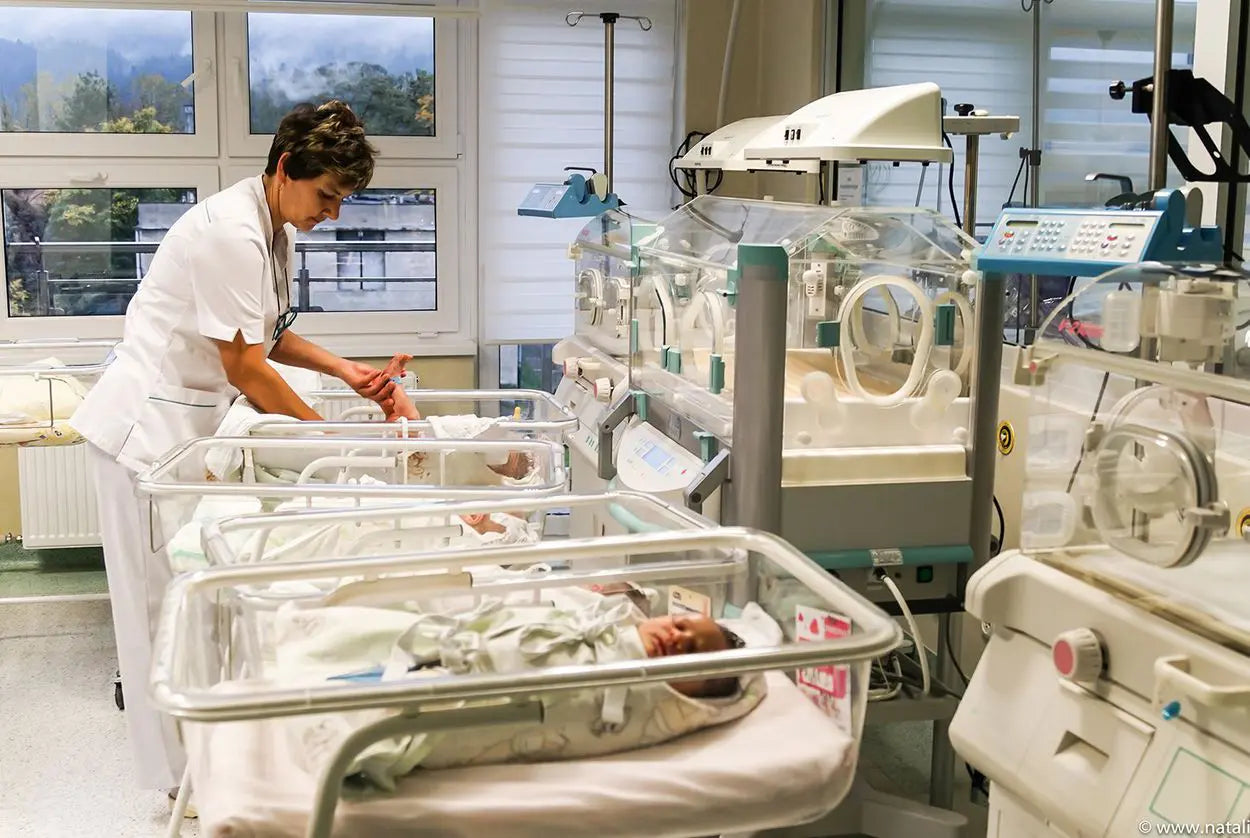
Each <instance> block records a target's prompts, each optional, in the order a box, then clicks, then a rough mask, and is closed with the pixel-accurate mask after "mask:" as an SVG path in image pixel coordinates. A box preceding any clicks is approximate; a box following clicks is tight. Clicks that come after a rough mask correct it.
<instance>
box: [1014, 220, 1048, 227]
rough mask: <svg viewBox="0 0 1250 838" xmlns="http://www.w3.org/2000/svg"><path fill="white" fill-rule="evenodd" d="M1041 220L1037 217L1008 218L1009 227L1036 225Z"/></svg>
mask: <svg viewBox="0 0 1250 838" xmlns="http://www.w3.org/2000/svg"><path fill="white" fill-rule="evenodd" d="M1040 223H1041V222H1040V221H1038V220H1037V219H1036V218H1008V219H1007V226H1008V227H1036V226H1037V225H1038V224H1040Z"/></svg>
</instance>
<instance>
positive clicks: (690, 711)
mask: <svg viewBox="0 0 1250 838" xmlns="http://www.w3.org/2000/svg"><path fill="white" fill-rule="evenodd" d="M557 593H560V594H561V596H562V601H567V602H569V603H570V606H569V607H563V608H560V607H555V606H553V605H550V604H546V605H526V604H507V603H504V602H502V601H500V600H492V599H486V600H482V601H479V603H478V605H476V606H474V607H472V608H469V609H467V610H464V609H461V610H459V611H457V612H456V613H445V614H442V613H440V614H435V613H425V614H413V613H411V612H401V611H394V610H389V609H373V608H337V609H335V608H322V609H311V610H303V611H294V612H287V613H285V614H284V613H283V612H282V611H281V610H280V612H279V618H278V622H277V626H276V628H277V635H276V638H275V639H276V645H275V652H276V654H277V659H278V666H279V670H284V669H285V670H287V672H288V676H287V677H289V678H290V679H291V680H295V679H296V678H305V679H306V678H308V677H309V676H310V675H313V674H314V673H316V672H322V673H325V675H324V676H323V677H328V678H329V679H330V680H331V681H337V680H347V681H356V682H359V681H366V682H367V681H377V680H384V681H399V680H405V679H413V678H446V677H448V676H461V675H463V676H470V675H474V674H486V673H520V672H526V671H532V670H535V669H547V668H558V667H567V666H586V665H590V664H596V663H608V662H623V661H629V660H638V659H642V658H660V657H670V656H674V655H686V654H696V653H701V652H719V651H725V650H727V649H731V648H738V647H741V646H742V645H743V643H742V641H741V640H740V639H739V638H738V637H737V636H736V635H734V634H733V633H732V632H731V631H729V630H728V629H725V628H723V627H722V626H720V625H719V624H718V623H716V622H715V621H714V620H711V619H708V618H707V617H702V616H677V617H655V618H651V619H645V618H643V617H642V615H641V614H640V613H639V611H638V610H637V609H636V608H635V607H634V606H633V604H632V603H630V602H629V601H628V600H627V599H625V598H624V597H619V596H612V597H602V596H598V595H595V594H591V593H590V592H587V591H569V590H567V589H563V590H561V591H558V592H557ZM553 595H554V594H553ZM296 659H298V664H299V665H298V667H296V666H291V668H290V669H287V667H288V666H289V665H290V664H292V663H294V662H295V661H296ZM383 661H385V663H383ZM351 664H355V665H356V666H352V665H351ZM360 666H364V667H365V668H363V669H361V668H359V667H360ZM764 693H765V682H764V679H763V678H762V677H761V676H759V675H758V674H752V675H746V676H743V677H741V678H735V677H728V678H692V679H688V680H681V681H674V682H670V683H667V684H665V683H632V684H620V685H616V686H612V687H606V688H603V687H588V688H584V689H572V690H563V691H557V692H553V693H549V694H545V695H543V696H541V698H540V699H539V700H541V702H542V705H543V714H542V720H541V721H539V722H524V723H517V724H509V725H499V726H487V727H481V728H469V729H463V730H456V731H454V732H448V733H433V734H415V735H412V736H403V737H398V738H395V739H391V740H387V741H384V742H379V743H377V744H376V745H374V746H371V747H370V748H368V749H367V750H366V751H365V752H364V753H362V754H361V755H360V757H359V758H358V759H357V760H356V762H355V763H354V764H353V766H352V769H351V772H350V773H360V774H363V775H364V776H365V777H367V778H368V779H369V780H370V781H372V782H373V784H375V785H377V786H379V787H381V788H384V789H390V788H393V787H394V783H395V781H396V780H397V779H398V778H400V777H402V776H404V775H406V774H408V773H410V772H411V771H413V770H414V769H415V768H417V767H418V766H420V767H422V768H450V767H455V766H464V765H485V764H495V763H505V762H532V761H543V760H554V759H571V758H579V757H588V756H596V755H601V754H609V753H616V752H619V751H626V750H631V749H634V748H641V747H647V746H650V745H655V744H659V743H661V742H666V741H669V740H671V739H673V738H675V737H677V736H682V735H684V734H686V733H690V732H693V731H695V730H700V729H703V728H707V727H712V726H714V725H719V724H723V723H725V722H729V721H732V720H734V719H737V718H739V717H741V716H743V715H745V714H746V713H748V712H750V711H751V710H752V709H754V708H755V707H756V706H757V705H758V704H759V702H760V701H761V700H762V699H763V696H764ZM386 715H388V711H363V712H360V713H350V714H333V715H328V716H322V717H315V718H309V719H306V720H301V721H300V722H298V723H297V724H298V725H299V727H298V728H297V729H295V730H293V731H292V733H293V735H294V737H295V744H296V751H297V753H300V754H301V755H302V758H301V762H302V763H303V764H304V766H305V768H306V770H308V771H309V772H310V773H314V774H315V773H316V772H317V771H318V770H319V767H320V766H321V765H324V763H325V760H326V759H328V758H329V755H330V754H331V753H332V752H333V751H334V750H335V748H336V747H337V746H338V744H339V743H340V742H342V741H343V739H344V738H345V737H346V736H348V735H350V734H351V733H352V731H354V730H355V729H357V728H358V727H359V726H360V725H361V724H366V723H368V722H369V721H373V720H377V719H379V718H383V717H385V716H386ZM293 724H296V723H293Z"/></svg>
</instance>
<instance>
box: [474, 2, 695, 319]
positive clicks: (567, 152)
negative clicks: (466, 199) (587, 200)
mask: <svg viewBox="0 0 1250 838" xmlns="http://www.w3.org/2000/svg"><path fill="white" fill-rule="evenodd" d="M627 5H628V9H620V8H619V5H618V6H604V7H603V8H597V7H594V6H585V5H583V6H582V7H581V8H582V9H583V10H584V11H585V12H586V13H587V16H586V17H584V18H583V19H582V21H581V23H579V24H578V25H577V26H576V27H570V26H568V25H567V24H566V23H565V20H564V16H565V15H566V14H567V13H568V10H569V8H570V7H569V4H568V3H567V2H553V0H521V2H518V0H484V2H483V3H482V15H481V19H480V21H481V22H480V47H479V67H480V73H479V74H480V79H479V85H480V99H479V101H480V115H479V138H480V139H479V156H480V160H481V164H480V181H479V184H480V185H479V189H480V200H479V202H478V206H479V209H478V221H479V224H478V241H479V249H480V260H479V264H480V270H481V276H480V283H481V289H482V294H481V308H482V317H481V327H482V329H481V332H482V334H481V339H482V341H483V342H484V343H488V344H490V343H495V344H497V343H523V342H534V341H550V340H557V339H559V338H563V337H565V336H567V335H569V334H571V333H572V331H573V304H574V303H573V262H572V261H570V260H569V258H568V246H569V244H570V242H572V241H573V240H574V238H575V237H576V236H577V231H578V230H579V229H581V227H582V226H583V225H584V224H585V223H586V221H587V220H588V219H565V220H552V219H543V218H528V217H521V216H518V215H517V214H516V207H517V205H518V204H519V203H520V202H521V199H522V198H524V197H525V194H526V193H527V192H528V191H529V188H530V187H531V186H532V185H533V184H534V183H537V182H548V183H551V182H559V181H560V180H563V178H564V177H565V173H564V171H563V169H564V167H565V166H592V167H594V168H595V169H597V170H602V168H603V108H604V102H603V38H604V31H603V28H604V27H603V24H602V23H601V22H600V21H599V19H598V18H597V17H596V16H595V15H597V13H598V12H600V11H613V10H621V11H624V12H625V13H627V14H637V15H646V16H648V17H650V18H651V20H652V23H653V27H652V29H651V30H650V31H647V32H643V31H641V30H640V29H639V27H638V25H637V24H636V23H635V22H633V21H629V20H622V21H620V22H618V24H617V26H616V51H615V66H616V72H615V89H614V97H615V109H614V110H615V126H616V128H615V131H614V155H613V178H614V183H613V190H614V191H615V192H616V193H617V194H618V195H620V196H621V198H622V200H624V201H625V202H626V204H627V207H626V209H627V210H632V209H635V208H636V209H638V210H641V211H644V212H645V211H647V210H650V215H648V217H651V216H654V215H655V212H656V209H657V208H660V209H661V211H662V208H664V207H667V206H670V205H671V203H672V198H673V196H672V194H671V193H670V191H669V190H670V186H671V184H670V181H669V177H668V173H667V170H666V168H665V166H666V164H667V162H668V159H669V157H670V155H671V154H672V148H673V145H674V140H673V119H674V96H675V89H676V78H677V72H676V49H675V44H676V32H675V28H676V18H677V14H676V2H675V0H632V2H630V3H629V4H627Z"/></svg>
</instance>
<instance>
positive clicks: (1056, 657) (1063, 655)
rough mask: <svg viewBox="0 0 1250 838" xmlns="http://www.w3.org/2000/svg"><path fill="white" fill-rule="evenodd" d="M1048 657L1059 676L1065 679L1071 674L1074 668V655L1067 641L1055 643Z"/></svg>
mask: <svg viewBox="0 0 1250 838" xmlns="http://www.w3.org/2000/svg"><path fill="white" fill-rule="evenodd" d="M1050 656H1051V659H1052V660H1053V661H1054V662H1055V669H1057V670H1059V674H1060V675H1063V676H1064V677H1067V676H1069V675H1071V674H1072V670H1073V669H1074V668H1075V666H1076V653H1075V652H1073V651H1072V646H1071V645H1069V644H1068V641H1066V640H1057V641H1055V645H1054V646H1053V647H1052V648H1051V650H1050Z"/></svg>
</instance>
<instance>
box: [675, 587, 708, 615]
mask: <svg viewBox="0 0 1250 838" xmlns="http://www.w3.org/2000/svg"><path fill="white" fill-rule="evenodd" d="M668 613H669V616H670V617H676V616H679V615H681V614H701V615H702V616H704V617H711V616H712V598H711V597H709V596H705V595H704V594H700V593H697V592H695V591H692V590H690V589H689V588H681V587H678V586H677V585H674V586H673V587H672V588H670V589H669V592H668Z"/></svg>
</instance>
